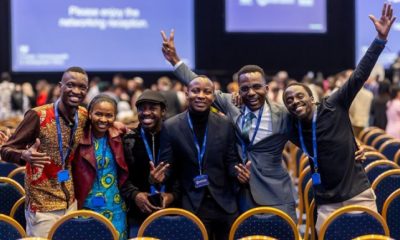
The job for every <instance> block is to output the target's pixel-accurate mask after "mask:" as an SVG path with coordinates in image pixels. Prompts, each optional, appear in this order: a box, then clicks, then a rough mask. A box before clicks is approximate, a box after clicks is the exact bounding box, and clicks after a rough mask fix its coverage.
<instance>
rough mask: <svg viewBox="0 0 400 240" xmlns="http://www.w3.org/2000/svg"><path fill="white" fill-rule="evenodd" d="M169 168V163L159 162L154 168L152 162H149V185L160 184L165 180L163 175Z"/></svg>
mask: <svg viewBox="0 0 400 240" xmlns="http://www.w3.org/2000/svg"><path fill="white" fill-rule="evenodd" d="M168 168H169V163H165V162H161V163H160V164H158V165H157V167H155V166H154V163H153V162H150V182H151V183H162V182H164V180H165V173H166V172H167V170H168Z"/></svg>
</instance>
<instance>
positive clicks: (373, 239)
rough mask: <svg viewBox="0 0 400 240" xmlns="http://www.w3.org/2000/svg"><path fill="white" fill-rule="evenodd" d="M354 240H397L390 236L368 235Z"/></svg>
mask: <svg viewBox="0 0 400 240" xmlns="http://www.w3.org/2000/svg"><path fill="white" fill-rule="evenodd" d="M353 240H395V239H393V238H391V237H388V236H383V235H376V234H368V235H364V236H360V237H356V238H353Z"/></svg>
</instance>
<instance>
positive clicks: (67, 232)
mask: <svg viewBox="0 0 400 240" xmlns="http://www.w3.org/2000/svg"><path fill="white" fill-rule="evenodd" d="M313 207H314V205H313V204H312V206H311V208H313ZM311 220H312V219H311ZM0 234H1V236H2V237H4V238H5V239H10V240H12V239H19V238H23V237H25V236H26V234H25V231H24V229H23V228H22V227H21V226H20V225H19V223H17V222H16V221H15V220H14V219H12V218H11V217H8V216H6V215H0ZM371 234H378V235H380V236H386V237H387V238H383V239H389V238H388V237H389V236H390V232H389V228H388V226H387V224H386V221H385V219H384V218H383V217H382V216H380V215H379V214H377V213H375V212H373V211H371V210H370V209H368V208H365V207H362V206H347V207H344V208H341V209H339V210H337V211H335V212H334V213H333V214H332V215H331V216H330V217H329V218H328V220H327V221H326V222H325V223H324V224H323V226H322V228H321V231H320V233H319V236H320V239H326V240H329V239H358V237H359V236H364V235H371ZM143 237H148V238H153V239H162V240H172V239H174V240H181V239H182V240H183V239H185V240H187V239H193V240H197V239H199V240H208V237H207V232H206V229H205V227H204V225H203V223H202V222H201V221H200V219H198V218H197V217H196V216H195V215H194V214H192V213H190V212H188V211H186V210H183V209H177V208H167V209H163V210H160V211H157V212H155V213H153V214H152V215H150V216H149V217H148V218H147V219H146V220H145V221H144V223H143V224H142V225H141V227H140V229H139V233H138V238H136V239H142V238H143ZM48 239H53V240H67V239H76V240H80V239H87V240H90V239H96V240H102V239H104V240H110V239H114V240H117V239H118V234H117V232H116V230H115V228H114V227H113V226H112V224H111V222H110V221H109V220H108V219H106V218H105V217H103V216H102V215H100V214H97V213H95V212H92V211H87V210H79V211H75V212H72V213H70V214H67V215H66V216H64V217H62V218H61V219H60V220H59V221H58V222H57V223H56V224H55V225H54V226H53V227H52V229H51V230H50V233H49V236H48ZM229 239H230V240H233V239H240V240H244V239H294V240H298V239H301V236H300V234H299V232H298V230H297V227H296V224H295V223H294V222H293V221H292V219H291V218H290V217H289V216H288V215H287V214H285V213H284V212H282V211H280V210H278V209H274V208H270V207H259V208H255V209H251V210H249V211H247V212H245V213H243V214H242V215H241V216H239V217H238V218H237V220H236V221H235V222H234V223H233V225H232V228H231V231H230V234H229ZM364 239H366V238H364ZM375 239H376V238H375Z"/></svg>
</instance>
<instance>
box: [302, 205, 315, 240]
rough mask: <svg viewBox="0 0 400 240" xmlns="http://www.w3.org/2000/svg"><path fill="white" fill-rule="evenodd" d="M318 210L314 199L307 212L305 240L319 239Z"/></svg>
mask: <svg viewBox="0 0 400 240" xmlns="http://www.w3.org/2000/svg"><path fill="white" fill-rule="evenodd" d="M317 214H318V213H317V208H316V207H315V200H314V199H313V200H312V201H311V203H310V207H309V208H308V211H307V218H306V231H305V232H304V240H309V239H311V240H315V239H317V234H316V231H315V223H316V220H317Z"/></svg>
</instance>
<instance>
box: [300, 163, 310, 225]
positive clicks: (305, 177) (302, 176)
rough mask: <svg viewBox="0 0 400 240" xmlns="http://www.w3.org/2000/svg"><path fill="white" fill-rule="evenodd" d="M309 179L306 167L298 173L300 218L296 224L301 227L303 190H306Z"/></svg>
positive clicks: (303, 207) (308, 169)
mask: <svg viewBox="0 0 400 240" xmlns="http://www.w3.org/2000/svg"><path fill="white" fill-rule="evenodd" d="M310 179H311V168H310V166H307V167H306V168H304V170H303V171H302V172H301V173H300V176H299V181H298V185H297V187H298V194H299V206H298V208H299V213H300V215H299V216H300V217H299V219H298V220H297V224H298V225H301V224H302V223H303V218H302V217H301V216H302V215H303V213H304V210H305V206H304V189H305V188H306V185H307V182H308V180H310Z"/></svg>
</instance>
